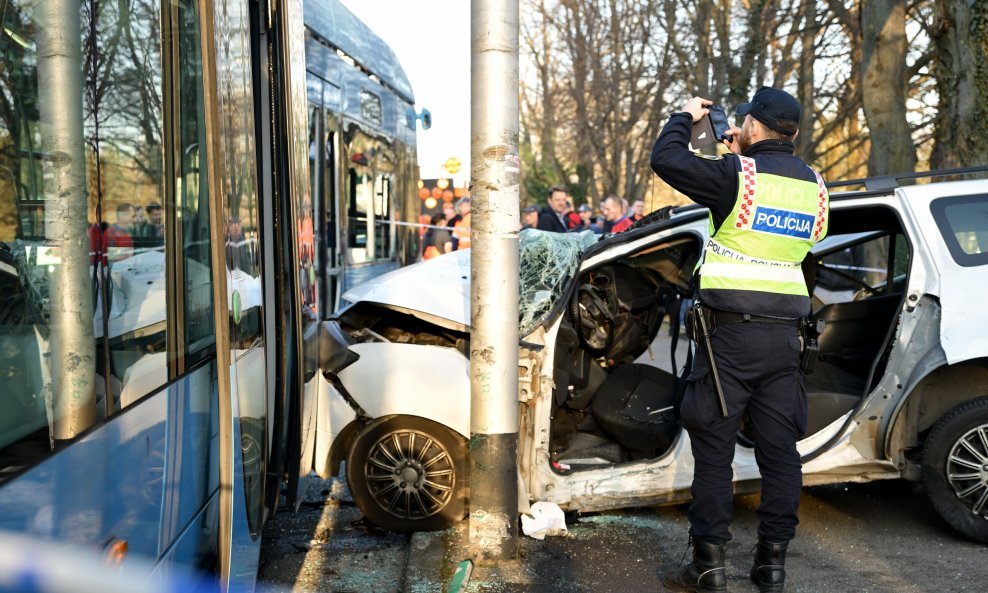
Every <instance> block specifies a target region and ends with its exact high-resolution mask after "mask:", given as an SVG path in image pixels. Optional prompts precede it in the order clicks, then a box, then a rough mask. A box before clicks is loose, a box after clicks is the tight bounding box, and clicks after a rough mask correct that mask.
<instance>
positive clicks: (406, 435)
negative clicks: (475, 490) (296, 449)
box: [346, 416, 467, 531]
mask: <svg viewBox="0 0 988 593" xmlns="http://www.w3.org/2000/svg"><path fill="white" fill-rule="evenodd" d="M466 474H467V461H466V442H465V440H464V439H463V438H462V437H460V435H458V434H456V433H455V432H453V431H452V430H450V429H449V428H447V427H445V426H443V425H441V424H438V423H436V422H433V421H431V420H426V419H425V418H419V417H415V416H392V417H389V418H382V419H379V420H376V421H374V422H372V423H371V424H370V425H368V426H367V428H365V429H364V430H363V431H362V432H361V433H360V434H358V435H357V437H356V439H355V440H354V443H353V447H352V448H351V449H350V454H349V455H348V456H347V463H346V478H347V483H348V484H349V486H350V493H351V494H352V495H353V499H354V502H355V503H356V504H357V506H358V507H359V508H360V510H361V511H363V513H364V515H365V516H366V517H367V518H368V519H369V520H370V521H371V522H373V523H375V524H376V525H378V526H380V527H383V528H384V529H388V530H390V531H432V530H436V529H444V528H446V527H449V526H450V525H452V524H453V523H455V522H456V521H459V520H460V519H462V518H463V513H464V511H465V508H466Z"/></svg>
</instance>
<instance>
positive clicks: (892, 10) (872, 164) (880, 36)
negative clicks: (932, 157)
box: [861, 0, 916, 175]
mask: <svg viewBox="0 0 988 593" xmlns="http://www.w3.org/2000/svg"><path fill="white" fill-rule="evenodd" d="M861 50H862V68H861V78H862V104H863V106H864V113H865V118H866V119H867V120H868V129H869V131H870V132H871V154H870V155H869V157H868V175H886V174H889V173H898V172H911V171H913V170H914V169H915V167H916V149H915V147H914V146H913V140H912V134H911V132H910V128H909V122H908V121H907V120H906V83H907V81H906V79H905V70H906V3H905V2H903V1H901V0H868V1H867V2H863V3H862V6H861Z"/></svg>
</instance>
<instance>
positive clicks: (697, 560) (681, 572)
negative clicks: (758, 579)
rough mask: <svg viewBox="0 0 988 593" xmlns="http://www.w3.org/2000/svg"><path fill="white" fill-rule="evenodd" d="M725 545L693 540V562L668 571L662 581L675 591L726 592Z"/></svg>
mask: <svg viewBox="0 0 988 593" xmlns="http://www.w3.org/2000/svg"><path fill="white" fill-rule="evenodd" d="M725 573H726V571H725V569H724V546H723V545H717V544H711V543H708V542H701V541H694V542H693V562H691V563H689V564H687V565H686V566H681V567H679V568H675V569H673V570H670V571H668V572H666V574H665V576H664V577H663V578H662V582H663V583H665V586H666V587H667V588H669V589H673V590H675V591H692V592H694V593H697V592H702V593H725V592H726V591H727V575H726V574H725Z"/></svg>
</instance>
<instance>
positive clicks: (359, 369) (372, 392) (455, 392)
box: [339, 342, 470, 438]
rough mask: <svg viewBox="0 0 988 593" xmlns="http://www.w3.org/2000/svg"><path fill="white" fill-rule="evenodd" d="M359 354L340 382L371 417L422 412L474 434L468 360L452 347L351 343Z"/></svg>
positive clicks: (435, 420)
mask: <svg viewBox="0 0 988 593" xmlns="http://www.w3.org/2000/svg"><path fill="white" fill-rule="evenodd" d="M349 348H350V350H352V351H353V352H355V353H356V354H358V355H359V356H360V359H359V360H357V361H356V362H354V363H353V364H351V365H350V366H347V367H346V368H344V369H343V370H341V371H339V381H340V384H341V385H342V386H343V388H344V389H346V392H347V394H349V396H350V397H351V398H352V399H353V401H354V402H355V403H356V404H357V405H359V406H360V408H361V409H362V410H363V411H364V413H366V415H367V416H368V417H370V418H381V417H382V416H392V415H399V414H400V415H409V416H421V417H422V418H428V419H429V420H432V421H434V422H438V423H440V424H442V425H444V426H448V427H449V428H451V429H452V430H454V431H455V432H457V433H459V434H460V435H462V436H463V437H464V438H469V437H470V360H469V359H468V358H467V357H466V356H464V355H463V354H461V353H460V352H459V351H457V350H455V349H453V348H445V347H442V346H425V345H418V344H397V343H391V342H366V343H362V344H352V345H351V346H350V347H349Z"/></svg>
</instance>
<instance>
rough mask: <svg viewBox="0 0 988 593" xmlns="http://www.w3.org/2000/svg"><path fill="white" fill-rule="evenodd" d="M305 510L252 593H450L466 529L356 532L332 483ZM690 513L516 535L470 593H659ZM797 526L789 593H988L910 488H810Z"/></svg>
mask: <svg viewBox="0 0 988 593" xmlns="http://www.w3.org/2000/svg"><path fill="white" fill-rule="evenodd" d="M309 500H310V502H309V503H307V504H306V505H304V506H303V508H302V511H301V512H300V513H299V515H297V516H294V517H293V516H291V515H290V514H287V513H282V514H280V515H278V516H277V517H275V519H274V520H273V521H272V522H270V523H269V525H268V527H267V528H266V530H265V544H264V547H263V549H262V566H261V571H260V579H261V581H260V584H259V591H262V592H285V593H287V592H308V591H323V592H330V591H333V592H339V593H342V592H349V591H375V592H379V593H386V592H396V593H397V592H399V591H407V592H414V593H426V592H431V591H437V592H438V591H442V592H445V591H446V583H448V579H449V576H450V574H451V571H452V568H453V567H454V566H455V564H456V562H457V561H458V560H460V559H461V557H462V555H463V553H462V552H461V551H460V550H461V549H462V548H461V547H459V544H458V542H460V541H462V537H463V535H462V531H463V530H462V529H461V530H457V529H452V530H448V531H447V532H443V533H441V534H437V535H430V536H422V535H418V536H416V537H415V538H409V536H407V535H399V534H388V533H384V532H380V531H378V530H375V529H372V528H368V527H367V526H363V525H360V524H359V523H358V524H356V525H355V524H353V522H354V521H357V520H358V519H359V518H360V512H359V510H357V509H356V507H354V506H353V505H352V503H351V502H349V500H348V494H347V493H346V491H345V488H344V487H342V485H341V484H340V483H339V482H338V481H336V482H329V483H323V484H322V485H320V486H317V487H316V489H315V490H313V491H311V492H310V496H309ZM321 500H325V503H323V502H322V501H321ZM757 503H758V497H757V495H750V496H740V497H737V498H736V499H735V508H736V518H735V523H734V540H733V541H732V542H731V543H730V544H728V578H729V590H730V591H751V592H754V591H756V589H755V587H754V585H752V584H751V583H749V582H748V580H747V573H748V568H749V566H750V558H751V550H752V547H753V545H754V542H755V539H756V526H757V518H756V517H755V512H754V511H755V507H756V505H757ZM685 513H686V507H685V506H675V507H660V508H644V509H631V510H624V511H614V512H607V513H597V514H590V515H583V516H580V517H569V518H568V526H569V534H568V535H566V536H564V537H552V538H546V540H544V541H537V540H534V539H531V538H527V537H522V538H521V539H520V540H519V550H520V554H519V559H518V560H516V561H512V562H505V563H501V564H498V565H487V566H484V565H479V566H477V567H475V568H474V573H473V576H472V577H471V579H470V584H469V586H468V588H467V591H476V592H515V591H517V592H536V591H537V592H539V593H552V592H556V591H559V592H563V591H565V592H583V591H588V592H589V591H594V592H604V593H606V592H625V591H662V590H663V589H662V585H661V572H662V570H663V569H666V568H671V567H674V566H676V565H677V564H678V562H679V561H680V559H681V558H682V557H683V554H684V552H685V551H686V528H687V522H686V514H685ZM800 516H801V520H802V522H801V524H800V526H799V529H798V535H797V538H796V539H795V540H794V541H793V542H792V544H791V545H790V548H789V560H788V562H787V569H788V571H789V580H788V586H787V588H786V590H787V591H788V592H789V593H832V592H843V591H854V592H856V593H879V592H887V593H920V592H931V593H932V592H937V593H941V592H954V591H972V592H973V591H977V592H979V593H980V592H983V591H986V590H988V562H986V560H988V555H986V552H988V546H985V545H984V544H978V543H975V542H972V541H970V540H966V539H964V538H962V537H960V536H958V535H956V534H955V533H954V532H952V531H951V530H950V528H949V527H948V526H947V525H946V524H944V523H943V522H942V521H941V520H940V519H939V517H938V516H937V515H936V513H935V511H934V510H933V507H932V506H931V505H930V503H929V502H928V501H927V499H926V497H925V495H923V494H922V493H918V492H915V491H914V488H913V485H912V484H909V483H907V482H904V481H898V480H897V481H888V482H878V483H871V484H842V485H837V486H824V487H814V488H807V489H804V492H803V498H802V503H801V509H800ZM429 538H431V539H429ZM430 541H431V542H433V545H439V546H440V547H441V548H443V549H444V553H440V554H439V555H438V556H433V557H432V558H433V559H434V560H432V561H429V562H428V563H427V566H426V568H428V569H433V568H434V573H435V578H427V577H425V576H423V575H422V571H421V570H419V571H418V572H416V571H415V570H411V571H410V570H409V567H410V566H412V565H413V564H414V563H415V562H418V563H419V564H420V565H421V564H422V562H423V559H425V558H428V556H427V554H425V551H424V548H425V546H426V545H427V544H429V542H430ZM436 542H438V544H436ZM416 546H418V547H422V548H423V550H419V549H417V547H416ZM420 568H421V567H420Z"/></svg>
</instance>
